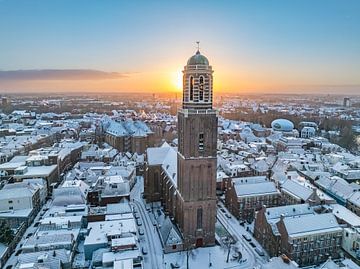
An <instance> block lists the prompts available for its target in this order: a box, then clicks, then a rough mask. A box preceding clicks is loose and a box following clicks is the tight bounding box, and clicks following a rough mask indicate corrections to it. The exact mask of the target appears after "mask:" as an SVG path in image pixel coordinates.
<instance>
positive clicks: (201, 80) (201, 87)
mask: <svg viewBox="0 0 360 269" xmlns="http://www.w3.org/2000/svg"><path fill="white" fill-rule="evenodd" d="M199 100H200V101H203V100H204V77H203V76H200V78H199Z"/></svg>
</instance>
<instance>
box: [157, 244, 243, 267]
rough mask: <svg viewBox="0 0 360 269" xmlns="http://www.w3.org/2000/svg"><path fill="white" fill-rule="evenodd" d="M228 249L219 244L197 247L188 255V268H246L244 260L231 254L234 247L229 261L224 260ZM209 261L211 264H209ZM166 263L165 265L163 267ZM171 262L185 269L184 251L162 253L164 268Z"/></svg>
mask: <svg viewBox="0 0 360 269" xmlns="http://www.w3.org/2000/svg"><path fill="white" fill-rule="evenodd" d="M227 253H228V250H227V249H226V248H222V247H220V246H214V247H206V248H197V249H194V250H192V251H191V254H190V255H189V268H190V269H193V268H194V269H203V268H204V269H205V268H214V269H220V268H224V269H227V268H229V269H230V268H233V269H236V268H248V267H247V266H248V265H246V262H245V263H243V262H242V261H240V262H239V261H238V259H237V258H234V257H233V255H236V252H235V250H234V249H232V250H231V251H230V256H229V262H228V263H227V262H226V259H227ZM210 262H211V264H212V266H211V267H210V266H209V263H210ZM165 263H166V267H165ZM171 263H172V264H174V265H175V264H178V265H179V266H180V267H179V268H181V269H186V268H187V267H186V251H182V252H176V253H169V254H165V255H164V262H163V264H164V268H166V269H169V268H171Z"/></svg>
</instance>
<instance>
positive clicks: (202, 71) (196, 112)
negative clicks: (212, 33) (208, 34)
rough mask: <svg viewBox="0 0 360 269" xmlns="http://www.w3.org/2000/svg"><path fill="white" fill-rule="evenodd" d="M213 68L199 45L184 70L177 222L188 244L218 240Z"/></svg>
mask: <svg viewBox="0 0 360 269" xmlns="http://www.w3.org/2000/svg"><path fill="white" fill-rule="evenodd" d="M212 103H213V70H212V67H211V66H210V65H209V61H208V59H207V58H206V57H205V56H203V55H202V54H201V53H200V51H199V49H198V50H197V52H196V54H195V55H193V56H192V57H191V58H190V59H189V60H188V62H187V65H186V66H185V67H184V70H183V104H182V109H180V110H179V112H178V144H179V147H178V156H177V162H178V164H177V167H178V168H177V170H178V171H177V185H178V186H177V188H178V191H179V197H178V207H177V222H178V224H179V227H180V230H181V232H182V234H183V237H184V244H185V247H191V246H195V247H201V246H210V245H214V244H215V221H216V163H217V157H216V146H217V122H218V118H217V113H216V111H215V110H214V109H213V107H212Z"/></svg>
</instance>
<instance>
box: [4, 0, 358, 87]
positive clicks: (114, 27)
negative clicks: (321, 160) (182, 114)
mask: <svg viewBox="0 0 360 269" xmlns="http://www.w3.org/2000/svg"><path fill="white" fill-rule="evenodd" d="M197 40H200V41H201V43H200V46H201V51H202V53H204V54H205V55H206V56H207V57H208V58H209V60H210V63H211V64H212V65H213V67H214V69H215V72H216V73H217V77H216V78H217V80H218V84H217V87H218V88H223V89H224V90H228V91H238V90H244V91H245V90H254V91H268V90H274V89H277V88H278V89H279V91H284V92H286V91H290V92H291V91H293V90H297V89H299V88H301V87H303V88H309V87H310V88H311V87H314V88H315V89H316V90H317V91H319V92H326V91H334V87H335V88H336V89H338V87H339V86H340V87H341V86H344V87H346V89H347V90H348V91H349V92H352V93H353V92H354V91H355V92H356V91H357V89H359V88H358V86H359V85H360V75H359V70H360V1H346V0H337V1H334V0H316V1H314V0H302V1H300V0H291V1H289V0H278V1H272V0H264V1H256V0H249V1H242V0H238V1H226V0H225V1H149V0H148V1H107V0H103V1H100V0H97V1H95V0H93V1H91V0H87V1H85V0H84V1H80V0H61V1H60V0H59V1H57V0H51V1H46V0H43V1H35V0H0V70H2V71H14V70H19V69H22V70H33V69H45V70H46V69H61V70H62V69H65V70H74V69H81V70H88V69H90V70H98V71H101V72H117V73H124V74H127V75H128V76H130V77H131V76H133V77H134V79H135V78H136V77H137V80H139V79H141V78H143V79H144V85H143V86H142V84H139V83H132V80H131V78H129V79H127V80H126V81H125V80H123V81H121V80H119V81H118V84H116V85H118V87H117V89H118V90H121V89H124V90H126V89H128V90H132V89H133V90H134V91H138V90H141V89H142V87H143V88H144V90H156V89H158V88H159V89H160V90H166V88H167V87H171V86H170V85H171V83H166V82H164V83H163V82H162V80H163V79H165V80H166V79H167V76H166V72H167V70H171V72H178V70H181V68H182V66H183V65H184V64H185V63H186V60H187V58H188V57H190V56H191V55H192V54H193V53H194V51H195V41H197ZM2 71H0V72H2ZM6 74H7V73H4V74H3V76H1V74H0V90H2V88H13V89H18V88H19V89H20V88H21V87H23V86H24V83H18V82H19V81H18V80H22V81H23V80H24V78H22V77H21V75H22V74H23V73H19V76H18V80H17V79H16V77H15V78H14V76H12V77H11V78H8V79H6ZM136 74H142V75H141V76H139V75H136ZM151 76H155V78H150V77H151ZM4 77H5V79H4ZM156 77H158V79H156ZM1 78H3V79H1ZM169 79H170V80H171V75H169ZM42 80H43V77H41V78H40V79H39V80H38V82H37V84H36V83H34V82H32V84H31V85H32V87H33V89H36V88H37V87H39V88H43V86H44V85H42ZM64 80H66V78H64ZM89 80H91V79H90V78H89ZM57 83H60V84H61V81H60V82H59V81H57ZM149 83H150V84H152V85H149ZM1 84H3V85H5V86H1ZM122 84H123V85H122ZM37 85H39V86H37ZM46 85H47V87H50V88H51V85H50V84H46ZM79 85H80V84H79ZM79 85H77V86H79ZM81 85H82V86H81V87H85V88H86V84H84V83H82V84H81ZM84 85H85V86H84ZM69 86H70V84H69V85H65V84H64V88H66V87H69ZM57 87H58V86H57ZM111 87H114V85H113V84H112V86H111ZM329 87H330V88H331V89H329ZM70 88H71V87H70ZM75 88H76V87H75Z"/></svg>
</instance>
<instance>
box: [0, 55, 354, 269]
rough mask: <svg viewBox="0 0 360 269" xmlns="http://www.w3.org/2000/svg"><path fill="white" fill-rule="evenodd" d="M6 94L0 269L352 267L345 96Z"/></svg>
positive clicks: (207, 80) (206, 86)
mask: <svg viewBox="0 0 360 269" xmlns="http://www.w3.org/2000/svg"><path fill="white" fill-rule="evenodd" d="M183 74H184V79H183V81H184V83H183V93H182V94H180V93H179V94H167V95H158V94H156V93H155V94H147V95H141V96H139V95H137V94H109V95H98V94H76V93H74V94H72V95H68V96H64V95H62V94H57V95H52V96H51V95H50V96H47V95H43V94H36V95H33V94H6V95H2V98H1V111H2V113H1V114H0V119H1V121H0V124H1V129H0V143H1V151H0V177H1V189H0V223H1V226H0V229H1V231H0V242H1V243H0V256H1V258H0V265H1V267H2V268H6V269H9V268H18V269H20V268H21V269H28V268H29V269H30V268H49V269H53V268H54V269H55V268H56V269H60V268H79V269H80V268H104V269H105V268H144V269H147V268H165V269H166V268H258V269H267V268H279V269H282V268H299V267H302V268H303V267H306V268H318V269H320V268H353V269H355V268H360V267H359V265H357V264H358V263H359V262H360V217H359V215H360V185H359V182H360V155H359V153H360V152H359V150H360V138H359V137H360V96H341V95H338V96H335V95H276V96H274V95H250V96H249V95H247V96H241V95H236V94H232V95H221V94H216V93H215V94H214V93H213V86H212V81H213V77H212V74H213V70H212V67H211V65H210V63H209V60H208V59H207V58H206V57H205V56H204V55H202V54H201V53H200V51H199V49H198V50H197V51H196V53H195V54H194V55H193V56H191V57H190V58H189V60H188V61H187V64H186V65H185V67H184V71H183Z"/></svg>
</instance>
